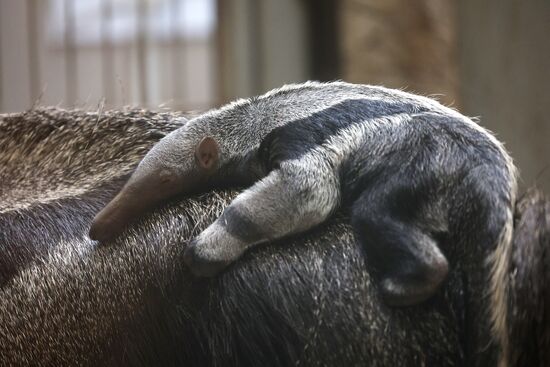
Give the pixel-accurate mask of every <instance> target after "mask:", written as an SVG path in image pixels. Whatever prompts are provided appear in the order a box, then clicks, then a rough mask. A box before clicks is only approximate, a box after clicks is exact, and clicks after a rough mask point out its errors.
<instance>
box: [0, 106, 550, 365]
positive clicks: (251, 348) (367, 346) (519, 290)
mask: <svg viewBox="0 0 550 367" xmlns="http://www.w3.org/2000/svg"><path fill="white" fill-rule="evenodd" d="M183 121H184V118H183V116H182V115H181V114H173V113H172V114H169V113H151V112H147V111H141V110H131V111H109V112H101V111H100V112H99V113H84V112H80V111H63V110H59V109H33V110H30V111H28V112H25V113H22V114H13V115H10V116H1V117H0V146H2V147H3V149H2V150H1V151H0V162H1V164H0V249H1V253H2V256H1V257H0V260H2V261H3V262H2V266H1V268H2V270H3V269H6V267H9V268H10V269H12V271H10V272H9V274H5V273H3V277H2V283H1V285H0V365H6V366H9V365H17V366H21V365H22V366H24V365H35V366H36V365H42V366H51V365H56V366H64V365H67V366H74V365H93V366H97V365H125V366H126V365H132V366H140V365H189V366H199V365H200V366H259V365H262V366H291V365H293V366H365V365H368V366H422V365H427V366H494V365H495V364H496V359H497V354H498V351H499V347H498V346H499V342H500V339H495V338H493V337H491V333H490V331H489V325H490V322H489V319H488V315H487V312H485V311H486V310H487V309H488V308H490V307H491V300H490V299H488V298H487V297H483V296H481V297H478V295H483V294H484V293H488V292H490V291H489V288H490V287H489V282H488V279H483V278H482V277H480V279H483V280H482V281H480V282H472V281H470V280H469V277H470V276H472V274H485V272H486V269H485V264H484V263H483V259H480V260H479V261H478V260H477V258H478V257H482V256H485V255H484V254H485V253H486V251H485V250H484V249H483V248H482V247H481V246H478V245H477V244H475V243H469V242H468V241H466V242H465V243H464V245H465V246H467V247H466V248H464V251H462V252H459V253H457V254H456V255H457V256H456V258H454V259H453V262H452V263H453V264H456V266H452V267H451V268H450V273H449V277H448V278H447V280H446V281H445V283H444V285H443V287H442V289H441V290H440V291H438V292H437V294H436V295H435V297H434V298H432V299H431V300H430V301H429V302H426V303H423V304H422V305H419V306H415V307H408V308H390V307H387V306H386V305H385V304H384V303H383V302H382V301H381V300H380V297H379V292H378V291H377V289H376V286H375V284H374V283H373V281H372V277H371V270H372V269H369V265H368V264H365V263H364V261H363V258H362V256H361V255H360V253H361V250H360V246H358V245H357V241H356V239H355V236H354V233H353V230H352V229H351V227H350V225H349V218H347V217H346V216H345V215H344V214H345V213H340V214H338V215H336V216H335V217H334V218H332V219H330V220H329V221H327V223H325V224H324V225H323V226H320V227H319V228H318V229H316V230H314V231H310V232H309V233H308V234H306V235H300V236H297V237H295V238H294V239H289V238H287V239H283V240H282V241H279V243H277V244H275V245H273V246H271V245H269V246H268V245H266V246H261V247H258V248H256V249H254V250H252V251H250V252H249V253H247V254H246V255H245V256H244V257H243V258H242V259H241V260H240V261H239V262H238V263H237V264H235V266H233V267H231V268H230V269H229V270H228V271H227V272H224V273H223V274H221V276H220V277H217V278H215V279H211V280H201V279H197V278H194V277H192V276H191V275H190V274H189V273H188V271H187V269H186V268H185V267H184V266H183V265H182V252H183V250H184V248H185V247H186V245H187V243H188V241H189V240H190V239H191V238H192V237H193V236H195V235H196V234H198V233H199V232H200V231H201V230H202V229H204V228H205V227H206V226H207V225H209V224H210V223H211V222H212V221H213V220H214V219H215V218H217V216H218V215H219V214H220V213H221V212H222V210H223V209H224V207H226V206H227V205H228V204H229V203H230V202H231V200H232V199H233V198H234V197H235V195H236V193H235V192H219V191H218V192H216V193H212V194H209V195H206V196H202V197H199V198H194V199H185V200H178V201H174V202H172V203H171V204H169V205H167V206H165V207H163V208H161V209H158V210H156V211H153V212H152V213H151V214H150V215H147V216H145V217H144V218H142V220H141V221H139V222H138V223H136V225H135V226H132V228H131V229H129V230H127V231H126V232H124V233H123V234H122V235H121V236H119V237H118V239H117V240H116V242H117V243H116V246H108V247H99V248H98V247H96V245H95V244H94V243H93V242H92V241H90V240H89V238H88V237H87V235H86V232H87V230H88V228H87V227H88V224H89V221H90V220H91V219H92V217H93V215H94V213H95V212H96V211H97V210H98V209H99V208H101V207H102V206H103V205H105V204H106V203H107V202H108V201H109V200H110V199H111V198H112V196H113V195H115V193H116V192H117V191H118V190H119V189H120V187H121V186H122V184H123V181H124V180H125V179H126V178H127V175H128V174H129V173H130V172H131V171H132V169H133V168H134V167H135V165H136V164H137V162H138V161H139V160H140V159H141V157H142V156H143V154H145V152H146V151H147V150H149V149H150V148H151V147H152V146H153V144H154V143H155V142H156V141H157V140H158V139H159V138H160V137H161V136H162V135H164V134H166V133H167V132H168V131H171V130H173V129H175V128H177V127H178V126H179V125H180V124H181V123H182V122H183ZM83 148H85V149H83ZM518 208H519V209H518V212H517V213H516V226H517V228H516V229H515V230H514V242H513V246H512V250H511V251H508V252H502V253H500V255H503V254H508V256H510V257H509V258H508V259H505V260H503V261H502V262H504V263H509V266H508V267H507V276H506V277H499V278H497V279H498V280H499V281H503V282H505V283H503V284H501V286H502V287H503V288H506V289H509V290H510V293H509V294H510V297H509V298H508V300H507V301H508V303H509V305H510V307H509V308H508V309H507V310H508V314H507V315H505V317H504V319H505V322H506V323H507V326H509V328H508V329H507V330H510V335H511V336H512V339H511V340H512V343H510V349H511V350H510V352H511V353H510V354H508V355H504V361H505V362H506V363H509V365H510V366H546V365H548V362H550V354H549V353H547V351H549V350H550V339H549V336H550V330H549V328H548V323H547V320H548V314H547V312H546V310H548V309H550V308H549V305H550V301H549V299H548V295H549V294H550V293H549V292H548V286H547V284H549V282H550V271H548V269H550V267H549V266H548V264H550V251H549V248H550V206H549V202H548V201H546V200H544V199H543V198H542V197H541V196H540V195H538V194H536V195H533V194H531V195H528V196H527V198H525V199H524V200H522V203H520V205H518ZM18 254H25V256H18ZM500 255H499V256H500ZM472 259H473V260H472ZM497 260H498V259H497ZM476 297H478V298H479V299H478V300H479V302H478V303H472V302H471V299H472V298H476ZM476 305H477V307H478V308H475V307H476ZM502 310H503V309H502V308H499V311H502ZM480 311H481V312H480ZM475 315H479V318H473V317H472V316H475ZM521 341H524V343H521Z"/></svg>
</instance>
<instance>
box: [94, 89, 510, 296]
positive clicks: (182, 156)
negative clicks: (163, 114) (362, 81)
mask: <svg viewBox="0 0 550 367" xmlns="http://www.w3.org/2000/svg"><path fill="white" fill-rule="evenodd" d="M234 184H240V185H247V186H249V185H252V186H251V187H250V188H249V189H247V190H245V191H244V192H243V193H241V194H240V195H239V196H238V197H237V198H235V200H233V202H232V203H231V205H229V206H228V207H227V208H226V209H225V210H224V212H223V213H222V215H221V216H220V217H219V218H218V219H217V220H216V221H215V222H214V223H213V224H212V225H210V226H209V227H208V228H207V229H205V230H204V231H203V232H202V233H201V234H200V235H199V236H197V237H196V238H195V239H194V240H193V242H192V243H191V244H190V246H189V247H188V248H187V254H186V263H187V265H188V266H189V267H190V268H191V269H192V271H193V272H194V273H195V274H197V275H204V276H212V275H214V274H217V273H218V272H219V271H220V270H222V269H223V268H225V267H226V266H227V265H228V264H230V263H231V262H233V261H234V260H236V259H237V258H239V257H240V256H241V255H242V254H243V253H244V251H245V250H246V249H248V248H250V247H252V246H254V245H256V244H259V243H265V242H267V241H270V240H273V239H277V238H281V237H284V236H287V235H289V234H294V233H299V232H303V231H306V230H308V229H310V228H312V227H313V226H315V225H317V224H319V223H322V222H323V221H325V220H326V219H327V218H328V217H329V216H330V215H331V214H332V213H333V212H334V211H335V209H337V208H338V207H339V206H340V205H343V206H351V212H352V223H353V225H354V228H355V230H356V232H357V233H358V234H359V237H360V239H361V240H362V242H363V243H365V244H367V245H366V246H365V247H364V249H365V251H366V254H367V259H368V261H370V262H371V263H372V264H373V266H374V268H375V269H376V273H377V275H378V279H379V284H380V290H381V293H382V296H383V297H384V299H385V301H386V302H387V303H388V304H391V305H411V304H415V303H418V302H421V301H424V300H426V299H427V298H429V297H430V296H432V295H433V294H434V293H435V291H436V290H437V289H438V288H439V286H440V285H441V283H442V282H443V280H445V278H446V276H447V274H448V267H449V265H448V260H447V257H446V256H445V253H448V252H452V251H457V250H458V251H459V249H456V248H454V247H456V246H458V245H459V243H458V241H457V240H456V239H457V238H458V237H459V234H461V233H462V234H464V233H470V236H472V240H473V241H475V242H476V243H478V244H479V246H487V248H492V247H493V246H494V245H495V244H497V247H499V248H500V247H503V248H504V247H506V246H507V243H508V242H509V241H510V234H511V228H512V212H513V203H514V200H515V199H514V198H515V188H516V178H515V171H514V167H513V165H512V163H511V159H510V157H509V156H508V154H507V153H506V152H505V150H504V149H503V147H502V145H501V144H500V143H499V142H498V141H497V140H496V139H495V138H494V137H493V136H492V135H491V134H490V133H489V132H487V131H486V130H484V129H482V128H481V127H479V126H478V125H476V124H475V123H474V122H472V121H471V120H470V119H468V118H466V117H464V116H462V115H460V114H459V113H457V112H456V111H454V110H452V109H449V108H446V107H444V106H442V105H441V104H439V103H437V102H435V101H433V100H431V99H429V98H425V97H419V96H416V95H412V94H408V93H405V92H402V91H397V90H390V89H386V88H381V87H374V86H367V85H354V84H349V83H344V82H333V83H326V84H325V83H316V82H308V83H305V84H296V85H287V86H284V87H282V88H280V89H276V90H273V91H270V92H268V93H266V94H264V95H262V96H259V97H255V98H250V99H244V100H239V101H237V102H234V103H231V104H229V105H227V106H224V107H222V108H220V109H216V110H213V111H210V112H208V113H205V114H204V115H201V116H199V117H197V118H195V119H192V120H191V121H189V123H187V124H186V125H185V126H183V127H181V128H179V129H178V130H176V131H174V132H172V133H171V134H169V135H168V136H167V137H165V138H164V139H162V140H161V141H160V142H159V143H158V144H156V145H155V146H154V147H153V149H151V151H149V153H148V154H147V155H146V156H145V158H144V159H143V160H142V161H141V163H140V164H139V166H138V168H137V169H136V171H135V172H134V174H133V175H132V177H131V178H130V180H129V181H128V183H127V184H126V186H125V187H124V188H123V189H122V191H121V192H120V194H119V195H117V196H116V198H115V199H114V200H113V201H112V202H111V203H109V204H108V205H107V206H106V208H105V209H103V210H102V211H101V212H100V213H99V214H98V215H97V216H96V218H95V219H94V222H93V225H92V228H91V231H90V236H91V237H92V238H94V239H98V240H102V241H104V240H107V239H109V238H111V237H112V236H113V235H115V234H117V233H118V232H120V231H121V230H122V229H124V227H125V226H126V225H127V223H128V222H129V221H130V220H131V219H133V218H134V217H135V216H137V215H140V214H142V213H143V211H144V210H145V209H149V208H151V207H152V206H154V205H157V204H158V203H159V202H161V201H163V200H166V199H168V198H171V197H173V196H175V195H178V194H189V193H191V192H196V191H199V190H201V189H202V190H204V188H207V187H214V186H215V187H224V186H228V185H234ZM451 238H454V239H455V240H454V241H452V240H450V239H451Z"/></svg>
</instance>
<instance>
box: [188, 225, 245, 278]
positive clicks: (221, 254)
mask: <svg viewBox="0 0 550 367" xmlns="http://www.w3.org/2000/svg"><path fill="white" fill-rule="evenodd" d="M243 252H244V244H242V243H241V242H240V241H238V240H236V239H235V238H234V237H232V236H231V235H230V234H229V233H226V232H225V231H220V230H219V228H217V229H216V228H212V226H211V227H208V228H207V229H206V230H204V232H202V233H201V234H200V235H199V236H197V237H196V238H195V239H193V240H192V241H191V242H190V243H189V245H188V246H187V248H186V249H185V253H184V256H183V260H184V262H185V264H186V265H187V266H188V267H189V269H190V270H191V272H192V273H193V274H194V275H196V276H199V277H213V276H215V275H217V274H218V273H220V272H221V271H222V270H224V269H225V268H226V267H227V266H228V265H229V264H231V263H232V262H233V261H235V260H236V259H238V258H239V257H240V256H241V255H242V253H243Z"/></svg>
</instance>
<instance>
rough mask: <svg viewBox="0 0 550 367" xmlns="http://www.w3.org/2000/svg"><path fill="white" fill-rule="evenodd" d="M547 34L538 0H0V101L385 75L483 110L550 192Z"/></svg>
mask: <svg viewBox="0 0 550 367" xmlns="http://www.w3.org/2000/svg"><path fill="white" fill-rule="evenodd" d="M549 36H550V1H548V0H523V1H519V0H486V1H478V0H461V1H458V0H340V1H338V0H0V112H15V111H21V110H25V109H27V108H30V107H32V106H33V105H35V104H41V105H59V106H63V107H79V108H86V109H98V108H120V107H122V106H128V105H131V106H144V107H147V108H154V109H160V108H171V109H181V110H203V109H207V108H209V107H212V106H217V105H220V104H222V103H224V102H226V101H228V100H231V99H233V98H236V97H246V96H250V95H254V94H259V93H262V92H264V91H266V90H268V89H271V88H274V87H277V86H280V85H282V84H284V83H288V82H299V81H304V80H308V79H317V80H334V79H344V80H347V81H350V82H357V83H371V84H382V85H386V86H389V87H396V88H404V89H406V90H409V91H413V92H417V93H421V94H425V95H431V96H434V97H436V98H438V99H439V100H440V101H442V102H443V103H445V104H447V105H451V106H453V107H456V108H458V109H459V110H460V111H462V112H463V113H464V114H466V115H469V116H476V117H479V118H480V124H481V125H483V126H485V127H487V128H489V129H490V130H492V131H494V132H495V133H496V134H497V135H498V137H499V139H500V140H503V141H504V142H505V143H506V146H507V147H508V149H509V150H510V151H511V152H512V155H513V156H514V158H515V160H516V163H517V164H518V166H519V167H520V170H521V174H522V178H523V185H524V186H527V185H533V184H537V185H538V186H539V187H542V188H544V189H545V190H546V191H547V192H548V193H550V167H549V166H550V144H549V140H550V118H549V117H548V114H545V113H543V109H544V108H545V107H546V105H547V104H549V103H550V72H549V68H550V42H549V41H548V37H549ZM0 149H1V147H0Z"/></svg>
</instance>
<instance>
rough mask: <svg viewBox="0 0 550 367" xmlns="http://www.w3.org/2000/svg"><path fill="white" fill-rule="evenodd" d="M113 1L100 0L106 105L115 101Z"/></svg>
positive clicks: (102, 62)
mask: <svg viewBox="0 0 550 367" xmlns="http://www.w3.org/2000/svg"><path fill="white" fill-rule="evenodd" d="M112 19H113V1H112V0H103V1H102V2H101V25H100V27H101V30H100V32H101V71H102V79H103V80H102V84H103V97H104V98H105V102H106V103H107V104H108V105H111V106H112V105H113V104H114V102H115V96H114V93H115V72H114V64H115V60H114V50H113V32H112V28H111V27H112Z"/></svg>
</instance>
